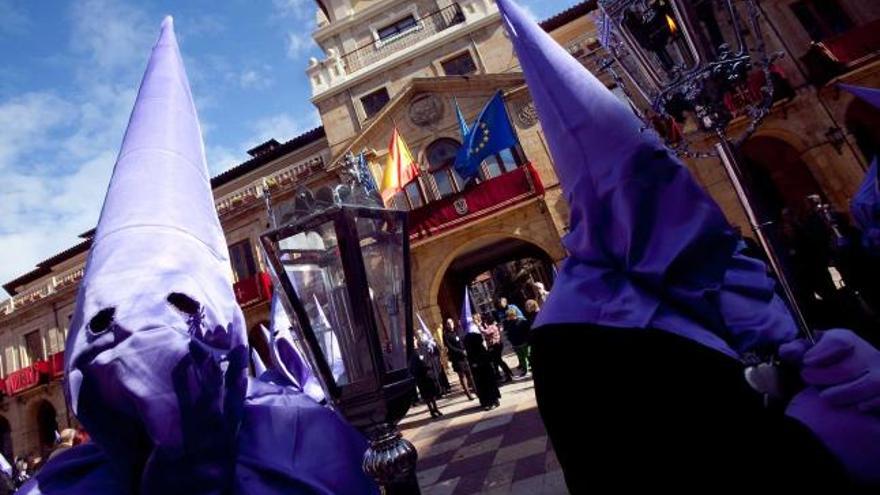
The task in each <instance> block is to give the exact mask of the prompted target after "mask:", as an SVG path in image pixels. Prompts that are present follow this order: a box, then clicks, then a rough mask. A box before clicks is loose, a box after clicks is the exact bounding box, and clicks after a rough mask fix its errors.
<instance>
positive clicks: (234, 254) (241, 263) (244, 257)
mask: <svg viewBox="0 0 880 495" xmlns="http://www.w3.org/2000/svg"><path fill="white" fill-rule="evenodd" d="M229 259H230V260H231V261H232V271H233V273H235V281H236V282H239V281H241V280H244V279H246V278H248V277H253V276H254V275H256V273H257V264H256V263H255V262H254V251H253V250H252V249H251V241H249V240H248V239H245V240H243V241H241V242H236V243H235V244H233V245H231V246H229Z"/></svg>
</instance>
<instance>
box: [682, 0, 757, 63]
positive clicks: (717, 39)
mask: <svg viewBox="0 0 880 495" xmlns="http://www.w3.org/2000/svg"><path fill="white" fill-rule="evenodd" d="M680 2H681V3H680V4H679V6H680V8H681V9H683V10H685V15H687V16H688V18H689V19H691V26H692V27H693V29H692V33H693V34H692V35H691V36H692V38H693V42H694V43H695V44H696V46H699V47H702V48H703V50H704V52H705V55H704V56H705V58H706V60H707V61H714V60H718V59H719V57H720V56H721V55H722V54H723V53H725V52H727V53H729V54H733V55H736V54H739V53H740V51H741V49H742V46H741V45H742V43H741V42H740V38H741V36H740V35H739V33H737V30H740V32H742V30H743V28H744V27H746V26H743V25H742V24H741V20H742V19H747V18H748V17H743V16H740V15H739V13H737V10H736V9H737V8H743V9H744V8H745V7H743V6H742V5H739V6H738V5H737V4H743V3H744V2H738V1H736V0H680ZM743 14H745V12H743Z"/></svg>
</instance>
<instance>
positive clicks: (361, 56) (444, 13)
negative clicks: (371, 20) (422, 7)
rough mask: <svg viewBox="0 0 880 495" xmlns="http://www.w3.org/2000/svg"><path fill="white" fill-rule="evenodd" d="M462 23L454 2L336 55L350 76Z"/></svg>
mask: <svg viewBox="0 0 880 495" xmlns="http://www.w3.org/2000/svg"><path fill="white" fill-rule="evenodd" d="M463 22H464V12H462V10H461V6H460V5H459V4H458V3H453V4H452V5H450V6H448V7H445V8H442V9H440V10H437V11H434V12H431V13H430V14H428V15H425V16H423V17H421V18H420V19H418V20H417V21H416V24H415V25H414V26H413V27H412V28H411V29H409V30H407V31H404V32H402V33H399V34H397V35H395V36H393V37H390V38H385V39H376V40H374V41H373V42H372V43H368V44H366V45H364V46H359V47H357V48H355V49H354V50H352V51H350V52H348V53H343V54H342V55H340V57H339V58H340V59H342V65H343V67H345V71H346V73H348V74H351V73H353V72H355V71H357V70H359V69H361V68H363V67H366V66H368V65H370V64H373V63H375V62H377V61H379V60H381V59H383V58H385V57H387V56H388V55H390V54H392V53H394V52H397V51H400V50H402V49H404V48H406V47H408V46H412V45H413V44H414V43H417V42H419V41H421V40H423V39H426V38H430V37H431V36H434V35H435V34H437V33H440V32H443V31H446V30H447V29H449V28H451V27H452V26H455V25H457V24H462V23H463Z"/></svg>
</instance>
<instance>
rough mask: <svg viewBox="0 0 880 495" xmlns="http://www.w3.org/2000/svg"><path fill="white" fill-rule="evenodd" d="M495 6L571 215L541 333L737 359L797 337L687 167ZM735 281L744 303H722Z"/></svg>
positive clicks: (538, 34) (542, 36)
mask: <svg viewBox="0 0 880 495" xmlns="http://www.w3.org/2000/svg"><path fill="white" fill-rule="evenodd" d="M497 3H498V7H499V9H500V11H501V14H502V18H503V21H504V24H505V25H506V28H507V31H508V34H509V35H510V38H511V41H512V43H513V46H514V49H515V51H516V53H517V56H518V57H519V61H520V65H521V66H522V70H523V74H524V76H525V79H526V82H527V84H528V87H529V92H530V93H531V95H532V98H533V101H534V104H535V108H536V110H537V113H538V117H539V119H540V121H541V126H542V128H543V131H544V135H545V136H546V139H547V142H548V144H549V148H550V152H551V155H552V156H553V164H554V168H555V169H556V173H557V175H558V177H559V182H560V184H561V186H562V190H563V193H564V195H565V198H566V200H567V201H568V203H569V206H570V208H571V218H570V222H569V226H570V232H569V234H567V235H566V237H565V239H564V242H565V246H566V248H567V249H568V251H569V253H570V256H569V258H568V259H567V260H566V261H565V262H564V264H563V266H562V269H561V270H560V273H559V276H558V279H557V280H556V282H555V285H554V290H553V291H552V292H551V294H550V296H549V298H548V300H547V302H546V304H545V306H544V308H543V309H542V311H541V312H540V315H539V316H538V321H537V322H536V325H538V326H540V325H546V324H552V323H593V324H600V325H607V326H613V327H624V328H660V329H664V330H668V331H670V332H673V333H677V334H683V335H685V336H687V337H688V338H690V339H692V340H695V341H698V342H700V343H702V344H704V345H707V346H709V347H712V348H714V349H717V350H720V351H722V352H725V353H727V354H731V355H735V354H737V352H738V351H742V350H743V349H745V348H749V347H755V346H758V347H760V346H763V345H767V344H768V343H769V342H775V341H777V340H778V339H781V338H782V339H784V338H790V337H791V336H793V334H792V332H793V331H794V326H793V324H792V325H790V326H789V325H788V324H786V325H779V324H778V319H779V318H783V319H785V318H787V319H788V320H790V315H787V313H783V314H781V315H780V314H778V312H777V309H778V305H777V303H778V300H776V299H775V295H774V292H773V283H772V282H771V281H770V280H769V279H768V278H767V277H766V274H765V272H764V270H763V269H762V267H761V266H760V263H759V264H758V265H757V267H753V266H752V265H751V264H748V263H747V264H744V265H742V266H740V264H737V263H734V262H735V261H737V260H735V258H736V255H735V253H736V252H737V243H738V236H737V235H736V234H735V232H734V231H733V229H732V228H731V227H730V225H729V224H728V222H727V220H726V219H725V218H724V215H723V214H722V212H721V210H720V209H719V208H718V206H717V205H716V204H715V202H714V201H712V199H711V198H709V197H708V195H707V194H706V193H705V192H704V191H703V190H702V189H701V188H700V187H699V186H698V185H697V184H696V182H695V181H694V180H693V178H692V177H691V175H690V173H689V172H688V170H687V168H686V167H685V166H684V165H683V164H682V163H681V162H680V161H679V160H678V159H676V158H675V157H673V156H672V155H671V154H670V152H669V150H667V149H666V148H665V147H664V146H663V144H662V142H661V141H660V139H659V137H658V136H657V135H656V134H655V133H654V132H652V131H645V130H644V129H643V125H642V122H641V121H640V120H639V119H638V118H637V117H636V115H635V114H633V112H632V111H631V109H630V108H628V107H627V106H626V105H624V104H623V103H622V102H621V101H620V100H619V99H618V98H617V97H616V96H615V95H614V94H613V93H611V91H609V90H608V89H607V88H606V87H605V86H604V85H603V84H602V83H601V81H599V80H598V79H597V78H596V77H595V76H593V74H591V73H590V72H589V71H588V70H587V69H586V68H584V67H583V65H581V64H580V63H579V62H578V61H577V60H576V59H575V58H574V57H572V56H571V55H570V54H569V53H568V52H567V51H566V50H565V49H563V48H562V47H561V46H559V44H557V43H556V42H555V41H554V40H553V39H552V38H551V37H550V36H549V35H548V34H547V33H546V32H544V31H543V30H542V29H541V28H540V27H539V26H538V25H537V24H536V23H535V22H534V21H532V20H531V19H529V18H528V16H527V15H526V14H525V13H524V12H523V11H522V9H520V8H519V7H518V6H517V5H516V4H515V3H514V2H513V1H512V0H498V1H497ZM733 265H736V266H737V268H736V270H737V273H733V272H730V273H728V270H729V269H730V268H731V267H732V266H733ZM744 267H748V270H747V272H748V273H743V272H739V271H738V270H740V269H743V268H744ZM730 277H733V278H735V279H736V284H737V289H736V297H734V298H733V299H735V302H734V301H733V300H731V298H728V297H726V296H724V295H723V294H720V293H723V292H724V291H725V286H726V284H727V282H728V278H730ZM743 284H744V285H745V286H746V288H747V294H746V295H743V294H742V288H741V287H740V286H742V285H743ZM740 297H746V298H747V299H752V298H753V299H754V302H755V303H761V304H764V305H765V306H766V307H768V308H769V310H770V313H761V312H758V314H759V316H757V317H752V318H745V317H744V316H743V315H741V314H740V312H739V309H741V308H739V309H733V308H732V307H730V305H731V304H733V305H734V306H736V305H738V304H739V302H740V300H739V298H740ZM756 318H757V319H759V320H761V321H753V320H755V319H756ZM746 320H748V321H746ZM764 320H767V321H764ZM772 325H775V328H772ZM732 348H733V349H732ZM734 349H735V350H734Z"/></svg>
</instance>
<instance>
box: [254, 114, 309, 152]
mask: <svg viewBox="0 0 880 495" xmlns="http://www.w3.org/2000/svg"><path fill="white" fill-rule="evenodd" d="M319 125H321V119H320V117H319V116H318V112H317V111H316V110H313V111H312V112H310V113H309V115H306V116H304V117H302V118H296V117H294V116H292V115H290V114H288V113H279V114H276V115H270V116H268V117H263V118H262V119H259V120H257V121H256V122H254V124H253V126H252V128H253V130H254V135H253V136H252V137H251V139H250V145H249V146H248V145H247V144H245V146H244V147H242V149H249V148H252V147H253V146H255V145H257V144H260V143H263V142H266V141H268V140H269V139H272V138H275V139H276V140H278V141H279V142H282V143H283V142H285V141H288V140H290V139H293V138H294V137H296V136H299V135H300V134H302V133H304V132H306V131H308V130H311V129H314V128H315V127H317V126H319Z"/></svg>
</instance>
